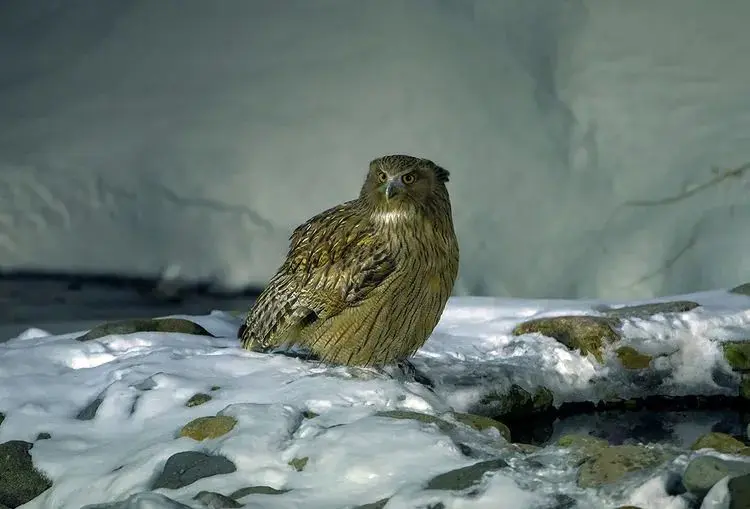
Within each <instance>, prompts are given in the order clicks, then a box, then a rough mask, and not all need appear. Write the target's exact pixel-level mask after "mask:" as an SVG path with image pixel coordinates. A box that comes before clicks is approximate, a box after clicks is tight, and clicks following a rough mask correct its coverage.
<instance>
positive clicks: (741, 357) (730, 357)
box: [721, 341, 750, 371]
mask: <svg viewBox="0 0 750 509" xmlns="http://www.w3.org/2000/svg"><path fill="white" fill-rule="evenodd" d="M721 347H722V349H723V350H724V358H725V359H726V360H727V362H728V363H729V365H730V366H731V367H732V369H733V370H734V371H750V341H727V342H726V343H722V345H721Z"/></svg>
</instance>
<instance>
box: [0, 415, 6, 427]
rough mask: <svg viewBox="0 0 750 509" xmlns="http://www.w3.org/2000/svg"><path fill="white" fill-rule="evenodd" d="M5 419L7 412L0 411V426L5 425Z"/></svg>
mask: <svg viewBox="0 0 750 509" xmlns="http://www.w3.org/2000/svg"><path fill="white" fill-rule="evenodd" d="M4 420H5V414H4V413H2V412H0V426H2V425H3V421H4Z"/></svg>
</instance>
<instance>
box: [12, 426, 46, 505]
mask: <svg viewBox="0 0 750 509" xmlns="http://www.w3.org/2000/svg"><path fill="white" fill-rule="evenodd" d="M32 447H34V444H32V443H30V442H24V441H23V440H11V441H10V442H5V443H2V444H0V473H2V475H0V504H2V505H5V506H8V507H18V506H19V505H23V504H25V503H26V502H28V501H30V500H33V499H35V498H36V497H38V496H39V495H41V494H42V493H43V492H44V491H46V490H47V489H49V488H50V486H52V482H51V481H50V480H49V479H47V477H46V476H45V475H44V474H42V473H41V472H40V471H39V470H37V469H36V468H34V463H33V461H32V459H31V454H30V453H29V451H30V450H31V448H32Z"/></svg>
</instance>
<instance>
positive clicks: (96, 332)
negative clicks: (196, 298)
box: [76, 318, 213, 341]
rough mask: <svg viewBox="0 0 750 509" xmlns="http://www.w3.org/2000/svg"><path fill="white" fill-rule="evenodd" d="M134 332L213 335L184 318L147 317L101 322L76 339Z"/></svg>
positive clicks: (81, 339)
mask: <svg viewBox="0 0 750 509" xmlns="http://www.w3.org/2000/svg"><path fill="white" fill-rule="evenodd" d="M135 332H179V333H181V334H195V335H198V336H211V337H213V334H211V333H210V332H208V331H207V330H206V329H204V328H203V327H201V326H200V325H198V324H197V323H195V322H191V321H190V320H185V319H184V318H147V319H133V320H123V321H120V322H107V323H103V324H101V325H97V326H96V327H94V328H93V329H91V330H90V331H88V332H87V333H86V334H84V335H82V336H79V337H78V338H76V339H77V340H78V341H91V340H94V339H99V338H103V337H104V336H109V335H112V334H133V333H135Z"/></svg>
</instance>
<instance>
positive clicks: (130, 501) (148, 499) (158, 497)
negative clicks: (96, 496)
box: [81, 491, 192, 509]
mask: <svg viewBox="0 0 750 509" xmlns="http://www.w3.org/2000/svg"><path fill="white" fill-rule="evenodd" d="M134 507H135V508H143V507H158V508H160V509H192V508H191V507H190V506H187V505H185V504H181V503H179V502H177V501H176V500H174V499H171V498H169V497H167V496H165V495H162V494H161V493H154V492H153V491H144V492H141V493H136V494H135V495H131V496H129V497H128V498H126V499H125V500H121V501H119V502H108V503H104V504H89V505H85V506H83V507H81V509H133V508H134Z"/></svg>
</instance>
